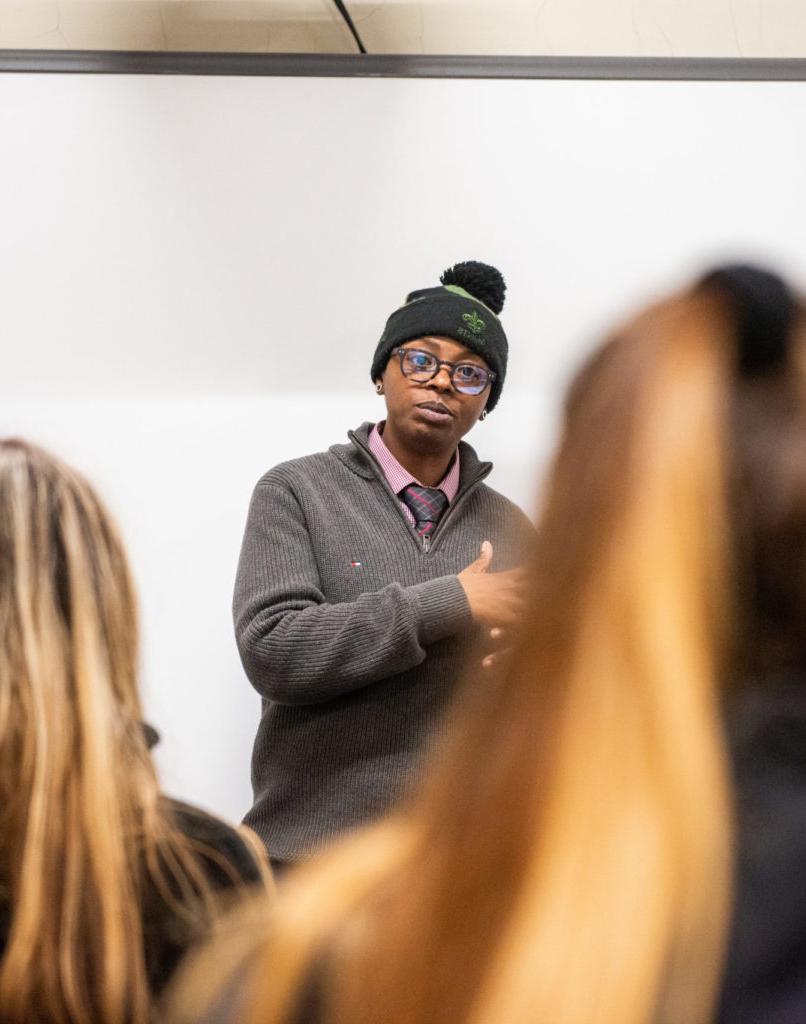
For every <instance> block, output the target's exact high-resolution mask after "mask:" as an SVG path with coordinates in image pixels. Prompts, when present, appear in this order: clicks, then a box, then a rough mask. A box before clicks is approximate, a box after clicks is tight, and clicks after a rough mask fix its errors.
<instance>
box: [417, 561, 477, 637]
mask: <svg viewBox="0 0 806 1024" xmlns="http://www.w3.org/2000/svg"><path fill="white" fill-rule="evenodd" d="M408 589H409V592H410V593H413V594H414V596H415V597H416V599H417V603H418V604H419V606H420V622H421V623H422V625H421V630H420V642H421V643H423V644H432V643H434V642H435V641H437V640H444V639H445V638H446V637H449V636H454V635H455V634H456V633H462V632H464V631H465V630H468V629H470V627H471V626H472V625H473V616H472V614H471V612H470V604H469V603H468V600H467V597H466V596H465V591H464V587H463V586H462V584H461V583H460V582H459V577H458V576H440V577H439V578H438V579H435V580H427V581H426V582H425V583H415V584H414V586H413V587H409V588H408Z"/></svg>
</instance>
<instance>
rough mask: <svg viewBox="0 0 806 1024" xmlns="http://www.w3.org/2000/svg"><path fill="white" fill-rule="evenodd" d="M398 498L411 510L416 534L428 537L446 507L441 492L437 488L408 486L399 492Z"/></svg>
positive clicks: (446, 501) (445, 499)
mask: <svg viewBox="0 0 806 1024" xmlns="http://www.w3.org/2000/svg"><path fill="white" fill-rule="evenodd" d="M400 497H401V498H402V499H403V501H405V503H406V504H407V505H408V507H409V508H410V509H411V514H412V515H413V516H414V526H415V529H416V530H417V533H419V534H420V536H421V537H423V538H425V537H428V536H430V535H431V534H432V533H433V532H434V530H435V529H436V526H437V523H438V522H439V520H440V517H441V516H442V513H443V512H444V511H445V509H446V508H447V507H448V499H447V498H446V497H445V495H444V494H443V492H442V491H441V490H440V489H439V488H438V487H418V486H417V484H409V486H408V487H404V488H403V490H402V491H401V492H400Z"/></svg>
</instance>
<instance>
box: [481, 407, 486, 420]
mask: <svg viewBox="0 0 806 1024" xmlns="http://www.w3.org/2000/svg"><path fill="white" fill-rule="evenodd" d="M479 419H480V420H486V419H487V410H486V409H482V410H481V416H479Z"/></svg>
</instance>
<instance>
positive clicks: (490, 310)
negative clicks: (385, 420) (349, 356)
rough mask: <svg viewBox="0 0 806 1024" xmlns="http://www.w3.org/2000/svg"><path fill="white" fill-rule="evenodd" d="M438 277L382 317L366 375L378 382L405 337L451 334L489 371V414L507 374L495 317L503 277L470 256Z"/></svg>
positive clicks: (503, 287)
mask: <svg viewBox="0 0 806 1024" xmlns="http://www.w3.org/2000/svg"><path fill="white" fill-rule="evenodd" d="M440 281H441V287H437V288H421V289H420V290H419V291H416V292H410V293H409V294H408V295H407V296H406V301H405V303H404V304H403V305H402V306H401V307H400V309H397V310H395V312H394V313H392V315H391V316H390V317H389V319H388V320H387V321H386V328H385V330H384V332H383V334H382V335H381V340H380V341H379V342H378V347H377V348H376V349H375V356H374V358H373V360H372V369H371V370H370V376H371V378H372V380H378V379H379V378H380V377H381V376H382V374H383V371H384V370H385V369H386V364H387V363H388V362H389V356H390V355H391V353H392V350H393V349H395V348H397V347H398V345H402V344H403V343H404V342H406V341H414V340H415V339H416V338H424V337H426V336H428V335H431V336H434V337H439V338H452V339H453V340H454V341H458V342H459V344H460V345H465V346H466V347H467V348H469V349H470V350H471V351H472V352H475V353H476V354H477V355H479V356H481V358H482V359H483V360H484V361H485V362H486V363H487V365H488V366H489V367H490V369H491V370H494V371H495V374H496V378H495V380H494V381H493V383H492V384H491V386H490V397H489V399H488V401H487V406H486V408H487V411H488V412H489V411H490V410H491V409H494V408H495V406H496V404H497V402H498V399H499V397H500V395H501V389H502V388H503V386H504V377H505V376H506V372H507V351H508V348H509V346H508V344H507V336H506V334H504V328H503V327H502V326H501V321H500V320H499V319H498V314H499V313H500V312H501V310H502V309H503V306H504V293H505V292H506V284H505V283H504V278H503V277H502V276H501V274H500V272H499V271H498V270H496V269H495V267H491V266H488V264H486V263H477V262H476V261H475V260H471V261H469V262H467V263H457V264H456V266H455V267H451V268H450V269H449V270H446V271H445V273H444V274H443V275H442V277H441V278H440Z"/></svg>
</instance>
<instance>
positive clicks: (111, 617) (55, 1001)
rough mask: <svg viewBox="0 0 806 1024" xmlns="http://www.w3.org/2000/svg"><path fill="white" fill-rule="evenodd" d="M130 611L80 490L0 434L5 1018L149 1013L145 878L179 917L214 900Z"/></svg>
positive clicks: (100, 524)
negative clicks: (180, 799)
mask: <svg viewBox="0 0 806 1024" xmlns="http://www.w3.org/2000/svg"><path fill="white" fill-rule="evenodd" d="M137 646H138V629H137V611H136V601H135V592H134V587H133V584H132V580H131V576H130V573H129V568H128V565H127V562H126V557H125V553H124V549H123V546H122V543H121V541H120V538H119V536H118V533H117V531H116V529H115V527H114V525H113V523H112V521H111V519H110V517H109V515H108V513H107V512H106V510H105V509H104V508H103V506H102V505H101V503H100V501H99V500H98V498H97V496H96V495H95V493H94V491H93V490H92V488H91V487H90V486H89V485H88V484H87V483H86V481H85V480H84V479H83V478H82V477H81V476H80V475H79V474H77V473H76V472H74V471H73V470H72V469H70V468H69V467H68V466H66V465H64V464H63V463H61V462H59V461H58V460H57V459H55V458H53V457H52V456H51V455H49V454H48V453H46V452H44V451H42V450H41V449H39V448H36V447H34V446H33V445H30V444H28V443H25V442H23V441H18V440H6V441H0V816H2V823H1V824H0V896H1V897H2V902H3V904H4V905H5V906H6V907H7V908H8V912H9V931H8V936H7V941H6V943H5V949H4V951H3V953H2V959H0V1019H2V1020H3V1021H4V1022H7V1024H29V1022H31V1024H32V1022H40V1021H43V1020H47V1021H48V1022H51V1024H74V1022H89V1021H91V1022H92V1024H124V1022H125V1024H145V1022H146V1021H148V1020H149V1019H150V1013H151V995H150V993H149V990H148V984H147V977H146V967H145V959H144V949H143V924H142V913H141V903H140V900H141V896H142V892H143V886H144V882H145V879H146V878H148V879H149V881H150V884H152V885H153V886H154V887H156V890H157V891H158V892H159V893H160V894H161V898H162V899H164V900H165V902H166V904H168V905H169V906H170V907H171V908H173V911H174V912H176V913H177V914H181V915H184V917H185V918H186V919H187V920H188V921H194V922H196V923H199V924H200V923H201V922H202V921H206V920H209V919H211V917H212V916H213V915H214V907H213V904H212V899H211V895H210V892H209V889H208V885H207V883H206V882H205V879H204V876H203V873H202V871H201V868H200V866H199V863H198V853H199V851H198V849H194V848H192V847H191V845H190V842H189V841H188V840H186V839H185V838H184V837H183V836H182V835H181V834H180V833H179V832H178V830H177V828H176V827H175V826H174V824H173V823H172V821H171V820H170V818H169V816H168V815H167V814H166V812H165V808H164V805H163V804H162V803H161V801H160V797H159V789H158V784H157V779H156V776H155V771H154V767H153V764H152V761H151V757H150V755H149V752H148V750H147V747H146V742H145V739H144V735H143V730H142V726H141V707H140V698H139V695H138V688H137V657H138V653H137Z"/></svg>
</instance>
